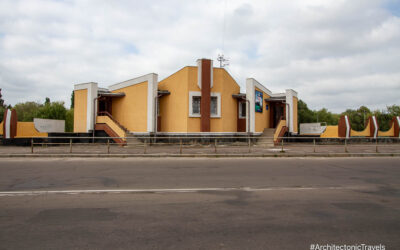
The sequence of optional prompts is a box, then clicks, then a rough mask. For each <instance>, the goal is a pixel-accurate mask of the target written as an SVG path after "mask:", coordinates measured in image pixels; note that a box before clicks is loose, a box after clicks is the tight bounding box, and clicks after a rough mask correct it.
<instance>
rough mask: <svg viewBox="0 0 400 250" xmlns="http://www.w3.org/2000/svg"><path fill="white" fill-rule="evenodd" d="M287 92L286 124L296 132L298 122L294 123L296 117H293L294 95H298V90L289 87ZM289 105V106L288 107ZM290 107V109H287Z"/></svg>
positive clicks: (290, 129)
mask: <svg viewBox="0 0 400 250" xmlns="http://www.w3.org/2000/svg"><path fill="white" fill-rule="evenodd" d="M285 94H286V103H287V104H288V105H286V126H287V127H288V128H289V132H290V133H295V132H294V126H297V124H296V125H295V124H294V119H293V114H294V112H293V108H294V107H293V97H297V92H296V91H294V90H293V89H287V90H286V91H285ZM288 106H289V107H288ZM288 108H289V110H287V109H288Z"/></svg>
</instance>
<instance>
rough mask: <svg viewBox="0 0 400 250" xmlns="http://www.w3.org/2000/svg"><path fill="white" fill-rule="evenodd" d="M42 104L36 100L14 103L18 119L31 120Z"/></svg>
mask: <svg viewBox="0 0 400 250" xmlns="http://www.w3.org/2000/svg"><path fill="white" fill-rule="evenodd" d="M42 106H43V105H42V104H40V103H37V102H24V103H18V104H16V105H15V106H14V109H15V110H16V111H17V117H18V121H20V122H32V121H33V118H35V117H36V114H37V112H38V111H39V109H40V108H41V107H42Z"/></svg>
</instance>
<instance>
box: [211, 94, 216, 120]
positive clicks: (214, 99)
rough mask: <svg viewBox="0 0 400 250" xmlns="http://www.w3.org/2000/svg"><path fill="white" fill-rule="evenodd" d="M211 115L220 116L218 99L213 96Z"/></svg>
mask: <svg viewBox="0 0 400 250" xmlns="http://www.w3.org/2000/svg"><path fill="white" fill-rule="evenodd" d="M210 109H211V110H210V112H211V115H218V97H217V96H211V105H210Z"/></svg>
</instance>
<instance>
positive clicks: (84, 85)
mask: <svg viewBox="0 0 400 250" xmlns="http://www.w3.org/2000/svg"><path fill="white" fill-rule="evenodd" d="M90 85H97V82H86V83H78V84H75V85H74V90H81V89H87V88H89V86H90Z"/></svg>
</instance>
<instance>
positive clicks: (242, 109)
mask: <svg viewBox="0 0 400 250" xmlns="http://www.w3.org/2000/svg"><path fill="white" fill-rule="evenodd" d="M239 118H240V119H245V118H246V102H243V101H242V102H239Z"/></svg>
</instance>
